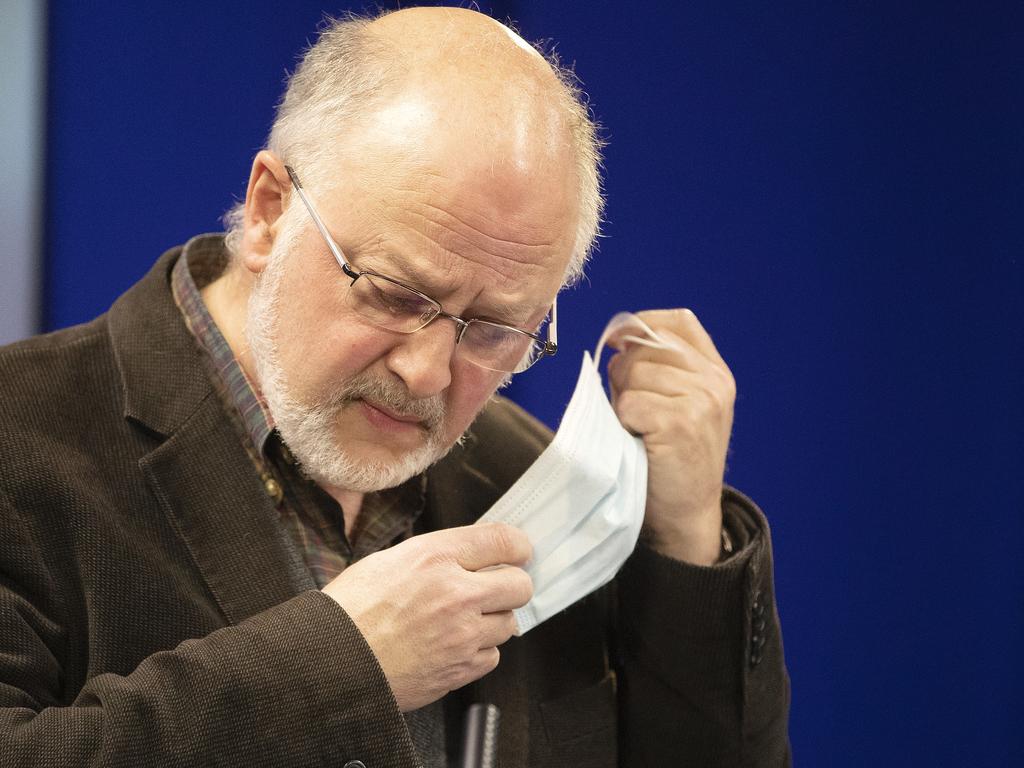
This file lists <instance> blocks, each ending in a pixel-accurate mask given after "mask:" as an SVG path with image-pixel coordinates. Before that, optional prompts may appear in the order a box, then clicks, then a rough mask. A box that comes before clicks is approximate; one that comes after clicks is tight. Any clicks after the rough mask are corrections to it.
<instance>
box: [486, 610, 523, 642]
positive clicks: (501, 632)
mask: <svg viewBox="0 0 1024 768" xmlns="http://www.w3.org/2000/svg"><path fill="white" fill-rule="evenodd" d="M515 632H516V620H515V616H514V615H513V614H512V611H501V612H500V613H485V614H484V615H483V616H481V617H480V650H484V649H487V648H494V647H495V646H498V645H501V644H502V643H504V642H506V641H507V640H508V639H509V638H510V637H512V635H514V634H515Z"/></svg>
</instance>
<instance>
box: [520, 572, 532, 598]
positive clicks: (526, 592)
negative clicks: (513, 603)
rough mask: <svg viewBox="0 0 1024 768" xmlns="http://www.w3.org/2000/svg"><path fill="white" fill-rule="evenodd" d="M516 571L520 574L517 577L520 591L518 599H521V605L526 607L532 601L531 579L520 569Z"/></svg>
mask: <svg viewBox="0 0 1024 768" xmlns="http://www.w3.org/2000/svg"><path fill="white" fill-rule="evenodd" d="M518 570H519V573H520V574H521V575H520V577H519V580H520V589H521V594H520V597H521V598H522V605H526V604H527V603H528V602H530V600H532V599H533V578H532V577H531V576H530V574H528V573H527V572H526V571H524V570H522V569H521V568H520V569H518Z"/></svg>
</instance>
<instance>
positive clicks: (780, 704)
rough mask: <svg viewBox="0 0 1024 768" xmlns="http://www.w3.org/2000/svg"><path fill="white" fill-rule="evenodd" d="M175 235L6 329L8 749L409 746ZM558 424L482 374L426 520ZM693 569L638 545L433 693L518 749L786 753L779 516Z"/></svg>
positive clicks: (87, 756) (550, 758)
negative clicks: (80, 302) (60, 322)
mask: <svg viewBox="0 0 1024 768" xmlns="http://www.w3.org/2000/svg"><path fill="white" fill-rule="evenodd" d="M178 252H179V250H175V251H171V252H169V253H167V254H165V255H164V257H162V258H161V259H160V261H159V262H158V263H157V264H156V265H155V266H154V268H153V269H152V271H151V272H150V273H149V275H148V276H146V277H145V278H144V279H143V280H142V281H141V282H139V283H138V284H137V285H136V286H134V287H133V288H132V289H131V290H129V291H128V293H126V294H125V295H124V296H123V297H121V298H120V299H119V300H118V301H117V302H116V303H115V305H114V306H113V307H112V308H111V310H110V312H109V313H107V314H106V315H104V316H102V317H100V318H98V319H97V320H95V321H93V322H91V323H88V324H86V325H82V326H78V327H75V328H70V329H68V330H65V331H61V332H58V333H55V334H51V335H48V336H41V337H37V338H34V339H30V340H28V341H26V342H22V343H19V344H16V345H13V346H10V347H7V348H5V349H3V350H0V765H2V766H5V767H7V766H10V767H12V768H13V767H14V766H18V767H21V766H54V767H56V766H61V768H64V767H72V766H85V765H102V766H131V767H132V768H140V767H142V766H157V765H160V766H202V765H217V766H275V767H278V768H280V767H282V766H339V768H340V767H342V766H345V765H346V764H347V763H348V762H349V761H352V760H361V761H362V762H363V763H364V764H365V765H366V766H367V768H384V767H385V766H395V767H402V768H405V767H407V766H408V767H412V766H415V765H417V757H416V755H415V751H414V748H413V746H412V742H411V741H410V738H409V735H408V733H407V731H406V727H405V724H404V720H403V718H402V716H401V714H400V713H399V711H398V710H397V708H396V706H395V702H394V699H393V697H392V695H391V692H390V689H389V688H388V685H387V681H386V680H385V678H384V677H383V675H382V673H381V670H380V668H379V666H378V664H377V662H376V660H375V658H374V656H373V654H372V652H371V651H370V649H369V647H368V646H367V644H366V643H365V641H364V639H363V637H362V636H361V635H360V633H359V632H358V630H357V629H356V627H355V626H354V624H353V623H352V622H351V620H350V619H349V618H348V616H347V615H346V614H345V613H344V611H342V610H341V608H339V607H338V606H337V604H335V603H334V602H333V601H332V600H330V599H329V598H327V597H325V596H324V595H323V594H321V593H320V592H317V591H316V590H315V589H313V588H312V582H311V580H310V578H309V574H308V573H306V572H305V571H304V567H303V566H302V563H301V559H299V558H298V557H297V556H296V553H295V551H294V549H293V547H292V546H291V543H290V541H289V540H288V539H287V536H286V535H285V534H284V533H283V532H282V530H281V528H280V526H279V525H278V524H277V520H276V512H275V510H274V507H273V504H272V501H271V499H270V498H269V497H268V496H267V494H266V493H265V492H264V490H263V487H262V485H261V483H260V480H259V478H258V477H257V475H256V474H255V473H254V471H253V470H252V465H251V462H250V461H249V459H248V457H247V456H246V454H245V451H244V449H243V448H242V446H241V445H240V443H239V440H238V439H237V437H236V436H235V433H234V432H233V431H232V426H231V424H230V421H229V419H228V418H227V417H226V415H225V413H224V412H223V410H222V407H221V404H220V401H219V400H218V398H217V397H216V395H215V394H214V393H213V390H212V389H211V385H210V383H209V381H208V380H207V378H206V376H205V375H204V372H203V368H202V365H201V362H200V357H199V354H200V353H199V352H198V350H197V348H196V346H195V344H194V343H193V340H192V337H191V336H190V335H189V333H188V331H187V329H186V328H185V327H184V324H183V323H182V321H181V318H180V315H179V313H178V310H177V308H176V307H175V305H174V303H173V301H172V300H171V298H170V293H169V288H168V273H169V271H170V267H171V266H172V265H173V263H174V260H175V258H176V257H177V254H178ZM549 438H550V433H549V432H548V430H547V429H545V428H544V427H543V426H541V425H540V424H539V423H538V422H536V421H535V420H533V419H532V418H531V417H529V416H528V415H526V414H525V413H524V412H522V411H521V410H520V409H518V408H517V407H516V406H514V405H512V404H511V403H509V402H508V401H505V400H502V399H501V398H496V400H495V402H494V403H493V404H492V405H491V406H489V407H488V408H487V410H486V411H485V413H484V414H483V415H481V417H480V418H479V419H478V421H477V423H476V424H475V425H474V428H473V437H472V438H471V439H470V440H469V441H468V442H467V443H466V445H465V446H464V447H462V448H459V449H457V450H455V451H454V452H453V453H452V454H451V455H450V456H449V457H448V458H447V459H446V460H444V461H443V462H442V463H440V464H439V465H437V466H436V467H434V468H433V469H432V470H431V477H430V496H429V501H428V510H427V512H426V513H425V518H424V525H425V526H426V527H429V528H436V527H441V526H452V525H461V524H466V523H470V522H472V521H473V520H475V519H476V518H477V517H478V516H479V515H480V514H482V513H483V512H484V511H485V510H486V509H487V508H488V507H489V506H490V505H491V503H492V502H493V501H494V500H496V499H497V498H498V497H499V496H500V495H501V493H502V492H503V490H504V489H505V488H507V487H508V486H509V485H510V484H511V483H512V482H513V481H514V480H515V478H516V477H517V476H518V475H519V474H520V473H521V472H522V471H523V470H524V469H525V468H526V467H527V466H529V464H530V463H531V462H532V461H533V459H534V458H535V457H536V455H537V454H538V453H539V452H540V451H541V450H542V449H543V447H544V445H545V444H546V442H547V441H548V440H549ZM723 503H724V505H725V510H726V514H727V517H728V520H729V525H730V527H731V529H732V532H733V534H734V536H735V537H737V538H738V539H739V542H738V544H739V545H740V546H743V547H744V549H743V551H742V552H741V553H740V554H739V555H737V556H735V557H733V558H732V559H731V560H730V561H729V562H728V563H726V564H723V565H720V566H716V567H714V568H697V567H691V566H687V565H685V564H681V563H676V562H674V561H671V560H668V559H665V558H662V557H660V556H658V555H656V554H654V553H653V552H651V551H649V550H647V549H646V548H644V547H643V546H641V547H640V548H638V550H637V552H636V553H635V554H634V556H633V557H632V558H631V560H630V561H629V563H628V564H627V566H626V567H625V568H624V570H623V572H622V573H621V574H620V575H619V577H618V578H617V579H616V581H615V582H613V584H612V585H611V586H610V587H609V588H605V589H603V590H600V591H599V592H597V593H595V594H594V595H592V596H591V597H589V598H587V599H585V600H583V601H581V602H580V603H578V604H577V605H575V606H574V607H572V608H571V609H570V610H568V611H566V612H564V613H562V614H560V615H559V616H557V617H555V618H553V619H551V620H550V621H548V622H547V623H546V624H544V625H542V626H541V627H539V628H537V629H534V630H533V631H531V632H530V633H528V634H527V635H526V636H524V637H523V638H513V639H512V640H510V641H509V642H508V643H507V644H506V645H505V646H503V647H502V661H501V664H500V666H499V667H498V669H497V670H496V671H495V672H493V673H492V674H490V675H488V676H487V677H485V678H484V679H483V680H481V681H479V682H478V683H476V684H474V685H471V686H468V687H467V688H466V689H463V690H462V691H458V692H455V693H453V694H450V695H449V697H448V698H447V699H446V703H445V704H446V706H445V709H446V713H447V717H448V718H449V728H448V732H449V736H450V742H452V746H453V748H454V740H455V739H454V736H455V735H456V734H457V730H458V728H457V723H458V717H459V713H460V712H461V710H462V708H463V707H464V706H465V705H466V704H467V703H469V702H471V701H474V700H483V701H489V702H493V703H495V704H497V705H498V706H499V707H500V708H501V711H502V725H503V727H502V730H501V743H500V761H501V765H502V766H504V768H517V767H523V768H525V767H526V766H531V767H533V766H595V767H596V766H615V765H624V766H631V767H632V766H677V765H695V766H746V765H759V766H760V765H765V766H768V765H771V766H775V765H783V764H787V763H788V762H789V745H788V737H787V715H788V707H789V684H788V679H787V677H786V673H785V668H784V665H783V656H782V644H781V635H780V633H779V625H778V617H777V613H776V611H775V608H774V600H773V592H772V564H771V550H770V543H769V536H768V529H767V525H766V523H765V521H764V518H763V517H762V515H761V514H760V512H759V511H758V510H757V509H756V507H754V505H753V504H752V503H751V502H750V501H749V500H747V499H745V498H744V497H742V496H741V495H740V494H738V493H736V492H734V491H731V490H729V491H727V492H726V495H725V497H724V500H723Z"/></svg>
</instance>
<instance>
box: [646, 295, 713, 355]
mask: <svg viewBox="0 0 1024 768" xmlns="http://www.w3.org/2000/svg"><path fill="white" fill-rule="evenodd" d="M637 315H638V316H639V317H640V318H641V319H642V320H643V321H644V322H645V323H647V324H648V325H649V326H651V328H652V329H654V331H655V332H657V333H662V332H663V331H669V332H671V333H673V334H675V335H676V336H678V337H680V338H681V339H683V340H684V341H687V342H689V343H690V344H692V345H693V346H694V347H695V348H696V349H697V350H698V351H699V352H700V353H701V354H702V355H704V356H705V357H707V358H708V359H709V360H713V361H715V362H718V363H722V364H723V365H724V364H725V361H724V360H723V359H722V356H721V355H720V354H719V353H718V348H717V347H716V346H715V342H714V341H712V340H711V335H710V334H709V333H708V332H707V330H705V328H704V326H703V325H701V322H700V320H698V319H697V315H695V314H694V313H693V311H692V310H690V309H650V310H647V311H645V312H638V313H637Z"/></svg>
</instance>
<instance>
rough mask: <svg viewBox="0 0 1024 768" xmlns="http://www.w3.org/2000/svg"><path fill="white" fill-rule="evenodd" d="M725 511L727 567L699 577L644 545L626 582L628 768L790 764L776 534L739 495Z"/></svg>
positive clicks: (619, 633) (624, 739)
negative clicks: (729, 544) (729, 542)
mask: <svg viewBox="0 0 1024 768" xmlns="http://www.w3.org/2000/svg"><path fill="white" fill-rule="evenodd" d="M722 508H723V513H724V516H725V521H726V526H727V527H728V530H729V532H730V534H731V535H732V538H733V541H734V544H735V545H736V551H735V553H734V554H733V555H732V556H731V557H730V558H729V559H728V560H726V561H725V562H723V563H720V564H718V565H714V566H710V567H702V566H695V565H690V564H688V563H683V562H680V561H677V560H673V559H671V558H668V557H664V556H662V555H659V554H657V553H656V552H654V551H653V550H652V549H650V548H648V547H646V546H644V545H643V544H641V545H640V546H639V547H638V548H637V551H636V552H635V553H634V555H633V556H632V557H631V558H630V560H629V561H628V562H627V563H626V565H625V567H624V568H623V570H622V572H621V573H620V574H619V577H618V580H617V584H618V586H617V607H616V614H617V621H616V643H615V646H616V647H615V656H616V662H617V674H618V679H619V709H620V739H619V752H620V754H619V761H620V765H623V766H629V767H630V768H636V767H637V766H652V767H653V766H665V765H677V764H680V763H681V762H685V763H686V764H688V765H700V766H705V767H707V768H711V767H713V766H730V768H735V767H736V766H765V768H767V767H768V766H771V767H772V768H774V767H775V766H788V765H790V763H791V757H790V747H789V736H788V719H789V700H790V688H789V678H788V676H787V674H786V668H785V663H784V659H783V652H782V634H781V631H780V628H779V616H778V611H777V610H776V607H775V599H774V591H773V577H772V552H771V538H770V535H769V531H768V523H767V521H766V520H765V517H764V515H763V514H762V513H761V511H760V510H759V509H758V508H757V506H756V505H755V504H754V503H753V502H752V501H750V499H748V498H746V497H745V496H743V495H742V494H740V493H738V492H737V491H734V490H732V489H726V491H725V493H724V494H723V501H722Z"/></svg>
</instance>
